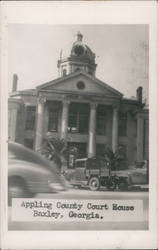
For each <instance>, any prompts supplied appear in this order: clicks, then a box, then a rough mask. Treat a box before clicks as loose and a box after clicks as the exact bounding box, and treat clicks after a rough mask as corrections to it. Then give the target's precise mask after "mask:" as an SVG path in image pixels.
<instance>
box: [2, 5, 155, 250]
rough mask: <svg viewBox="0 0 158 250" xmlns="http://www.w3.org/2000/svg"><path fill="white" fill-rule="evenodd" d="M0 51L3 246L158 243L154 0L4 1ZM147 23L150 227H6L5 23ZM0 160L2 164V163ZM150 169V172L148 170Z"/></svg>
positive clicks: (93, 246) (137, 245) (148, 245)
mask: <svg viewBox="0 0 158 250" xmlns="http://www.w3.org/2000/svg"><path fill="white" fill-rule="evenodd" d="M1 12H2V17H1V20H2V46H1V47H2V53H1V61H2V62H3V63H2V64H1V66H2V67H1V80H2V81H1V83H2V84H1V165H2V166H3V171H1V183H2V187H3V189H2V188H1V190H3V192H1V194H2V196H1V197H2V203H1V204H2V206H1V219H3V220H2V222H3V223H2V226H1V230H2V240H3V241H2V243H3V245H2V246H1V247H2V249H47V248H51V249H52V248H53V249H59V248H60V249H61V248H62V249H79V248H81V249H96V248H97V249H109V248H113V249H115V248H123V249H125V248H126V249H133V248H137V249H139V248H141V249H149V248H150V249H151V248H156V247H157V233H158V231H157V214H156V207H157V194H158V192H157V191H158V190H157V186H158V181H157V180H158V178H157V177H158V173H157V169H158V167H157V162H158V157H157V155H158V154H157V153H158V152H157V139H158V136H157V128H158V119H157V107H158V105H157V104H158V103H157V100H158V99H157V93H158V88H157V66H158V65H157V52H158V50H157V28H158V27H157V26H158V25H157V2H156V1H137V2H136V1H127V2H125V1H118V2H117V1H113V2H111V1H106V2H103V1H101V2H96V1H92V2H89V1H84V2H83V1H76V2H75V1H74V2H66V1H61V2H57V1H55V2H50V1H40V2H37V1H34V2H29V1H22V2H18V1H10V2H7V1H4V2H2V3H1ZM8 23H30V24H31V23H34V24H37V23H38V24H39V23H40V24H94V23H95V24H149V29H150V39H149V45H150V47H149V55H150V56H149V58H150V61H149V76H150V79H149V105H150V143H149V145H150V146H149V149H150V192H149V197H150V206H149V207H150V210H149V222H150V230H149V231H91V232H90V231H80V232H78V231H65V232H63V231H59V232H57V231H56V232H51V231H43V232H39V231H36V232H35V231H34V232H31V231H26V232H24V231H19V232H15V231H14V232H13V231H12V232H11V231H7V204H6V202H4V198H6V194H7V192H6V191H7V190H6V186H7V185H6V179H7V178H6V175H7V167H6V166H7V160H6V159H7V144H6V140H7V126H6V124H7V112H8V111H7V96H8V89H7V83H8V81H7V24H8ZM2 163H3V164H2ZM151 170H152V171H151Z"/></svg>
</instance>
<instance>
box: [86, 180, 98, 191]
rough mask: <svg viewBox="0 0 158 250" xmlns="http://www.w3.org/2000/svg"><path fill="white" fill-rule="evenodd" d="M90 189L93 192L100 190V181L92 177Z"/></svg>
mask: <svg viewBox="0 0 158 250" xmlns="http://www.w3.org/2000/svg"><path fill="white" fill-rule="evenodd" d="M89 188H90V190H92V191H97V190H99V188H100V181H99V178H98V177H91V178H90V180H89Z"/></svg>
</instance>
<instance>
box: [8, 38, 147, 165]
mask: <svg viewBox="0 0 158 250" xmlns="http://www.w3.org/2000/svg"><path fill="white" fill-rule="evenodd" d="M58 69H59V78H57V79H55V80H53V81H50V82H48V83H44V84H42V85H40V86H37V88H36V89H34V90H24V91H17V89H15V87H14V91H13V92H12V93H11V94H10V98H9V138H10V140H13V141H17V142H20V143H22V144H24V145H26V146H28V147H30V148H33V149H34V150H37V151H38V150H39V148H40V147H41V144H42V141H43V138H44V136H45V135H47V134H51V135H53V136H55V137H56V136H59V137H60V138H63V139H65V140H66V141H67V143H68V145H75V146H77V147H78V148H79V155H80V157H85V156H88V157H94V156H96V155H98V154H101V152H102V149H103V145H105V144H108V145H109V146H111V147H112V149H113V151H115V150H116V149H117V147H118V146H119V145H121V146H123V147H124V150H125V153H126V157H127V166H129V165H131V164H133V163H134V162H135V161H142V160H145V159H146V160H148V110H147V109H145V108H144V105H143V103H142V88H138V90H137V94H136V98H135V99H127V98H124V97H123V94H122V93H120V92H119V91H117V90H115V89H114V88H112V87H110V86H109V85H107V84H106V83H104V82H102V81H100V80H99V79H97V78H96V77H95V70H96V64H95V54H94V53H93V52H92V51H91V50H90V48H89V47H88V46H87V45H85V44H83V42H82V35H81V34H80V33H78V35H77V41H76V42H75V43H74V44H73V45H72V49H71V54H70V56H69V57H68V58H66V59H63V58H60V60H59V61H58ZM14 86H16V84H15V76H14Z"/></svg>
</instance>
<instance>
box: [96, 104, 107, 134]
mask: <svg viewBox="0 0 158 250" xmlns="http://www.w3.org/2000/svg"><path fill="white" fill-rule="evenodd" d="M96 133H97V134H98V135H105V134H106V112H105V108H104V106H102V105H100V107H98V109H97V119H96Z"/></svg>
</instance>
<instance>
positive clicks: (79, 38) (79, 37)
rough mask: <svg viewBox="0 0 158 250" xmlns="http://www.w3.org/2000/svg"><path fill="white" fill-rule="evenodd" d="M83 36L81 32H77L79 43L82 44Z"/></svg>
mask: <svg viewBox="0 0 158 250" xmlns="http://www.w3.org/2000/svg"><path fill="white" fill-rule="evenodd" d="M82 38H83V35H82V34H81V33H80V31H78V32H77V41H78V42H82Z"/></svg>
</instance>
